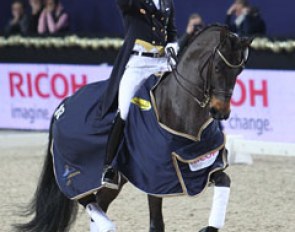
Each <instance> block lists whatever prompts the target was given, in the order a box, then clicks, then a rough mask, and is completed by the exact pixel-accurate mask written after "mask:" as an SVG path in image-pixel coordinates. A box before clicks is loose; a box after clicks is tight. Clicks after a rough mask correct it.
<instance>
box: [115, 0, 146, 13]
mask: <svg viewBox="0 0 295 232" xmlns="http://www.w3.org/2000/svg"><path fill="white" fill-rule="evenodd" d="M117 4H118V6H119V7H120V9H121V10H122V11H123V12H132V11H136V10H138V9H139V6H140V4H142V0H117Z"/></svg>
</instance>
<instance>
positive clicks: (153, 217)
mask: <svg viewBox="0 0 295 232" xmlns="http://www.w3.org/2000/svg"><path fill="white" fill-rule="evenodd" d="M148 202H149V210H150V232H164V231H165V225H164V221H163V214H162V202H163V199H162V198H158V197H154V196H151V195H148Z"/></svg>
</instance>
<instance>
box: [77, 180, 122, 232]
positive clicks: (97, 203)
mask: <svg viewBox="0 0 295 232" xmlns="http://www.w3.org/2000/svg"><path fill="white" fill-rule="evenodd" d="M125 183H126V180H125V179H123V180H122V182H121V185H120V188H119V190H114V189H108V188H103V189H101V190H99V191H98V192H97V194H96V196H95V195H89V196H87V197H85V198H83V199H81V200H79V203H80V204H82V205H83V206H84V207H85V208H86V211H87V213H88V214H89V216H90V218H91V221H90V232H97V231H116V228H115V225H114V224H113V223H112V221H111V220H110V219H109V218H108V217H107V215H106V212H107V210H108V207H109V205H110V204H111V203H112V202H113V201H114V200H115V199H116V198H117V196H118V195H119V193H120V191H121V190H122V187H123V185H124V184H125ZM98 228H99V230H98Z"/></svg>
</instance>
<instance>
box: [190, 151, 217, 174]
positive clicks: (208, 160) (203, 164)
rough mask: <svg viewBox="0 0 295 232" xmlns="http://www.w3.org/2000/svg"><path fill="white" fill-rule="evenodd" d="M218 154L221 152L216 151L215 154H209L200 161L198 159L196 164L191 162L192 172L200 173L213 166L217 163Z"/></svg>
mask: <svg viewBox="0 0 295 232" xmlns="http://www.w3.org/2000/svg"><path fill="white" fill-rule="evenodd" d="M218 153H219V151H215V152H212V153H209V154H207V155H205V156H202V157H201V158H200V159H198V160H196V161H194V162H191V163H190V164H189V168H190V170H191V171H193V172H196V171H199V170H201V169H203V168H207V167H209V166H211V165H212V164H213V163H214V162H215V160H216V158H217V156H218Z"/></svg>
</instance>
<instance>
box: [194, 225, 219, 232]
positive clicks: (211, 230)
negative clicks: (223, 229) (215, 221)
mask: <svg viewBox="0 0 295 232" xmlns="http://www.w3.org/2000/svg"><path fill="white" fill-rule="evenodd" d="M199 232H218V229H216V228H214V227H211V226H207V227H205V228H203V229H201V230H200V231H199Z"/></svg>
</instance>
